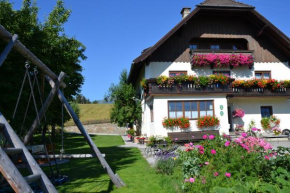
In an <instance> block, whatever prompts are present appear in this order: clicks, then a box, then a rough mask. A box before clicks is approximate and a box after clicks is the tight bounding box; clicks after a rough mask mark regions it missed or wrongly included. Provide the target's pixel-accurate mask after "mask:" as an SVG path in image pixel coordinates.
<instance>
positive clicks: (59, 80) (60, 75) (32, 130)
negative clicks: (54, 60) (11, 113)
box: [23, 72, 65, 145]
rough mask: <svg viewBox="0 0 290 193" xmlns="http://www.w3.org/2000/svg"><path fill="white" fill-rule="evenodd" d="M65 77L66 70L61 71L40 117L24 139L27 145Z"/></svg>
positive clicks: (40, 112) (39, 114) (35, 120)
mask: <svg viewBox="0 0 290 193" xmlns="http://www.w3.org/2000/svg"><path fill="white" fill-rule="evenodd" d="M64 78H65V73H64V72H61V73H60V74H59V77H58V81H57V82H56V84H54V86H53V87H52V90H51V91H50V93H49V95H48V97H47V98H46V100H45V102H44V104H43V106H42V108H41V109H40V111H39V113H38V117H39V119H38V117H36V118H35V119H34V121H33V123H32V125H31V127H30V129H29V131H28V132H27V134H26V136H25V137H24V141H23V143H24V145H26V144H27V143H28V142H29V141H30V139H31V138H32V136H33V133H34V132H35V130H36V129H37V127H38V126H39V124H40V123H39V121H41V120H42V118H43V117H44V115H45V112H46V111H47V109H48V107H49V105H50V103H51V102H52V100H53V97H54V96H55V94H56V93H57V91H58V89H59V87H60V85H61V83H62V81H63V79H64Z"/></svg>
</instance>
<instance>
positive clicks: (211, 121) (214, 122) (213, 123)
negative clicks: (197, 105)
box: [196, 116, 220, 129]
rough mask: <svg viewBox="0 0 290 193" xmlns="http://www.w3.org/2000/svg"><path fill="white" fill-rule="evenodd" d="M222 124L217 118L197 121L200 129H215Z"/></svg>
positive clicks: (206, 117) (212, 117)
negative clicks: (214, 127)
mask: <svg viewBox="0 0 290 193" xmlns="http://www.w3.org/2000/svg"><path fill="white" fill-rule="evenodd" d="M219 124H220V120H219V119H218V118H217V117H215V116H204V117H200V118H198V119H197V122H196V125H197V127H198V128H199V129H203V128H205V127H213V126H217V125H219Z"/></svg>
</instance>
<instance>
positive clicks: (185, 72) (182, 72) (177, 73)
mask: <svg viewBox="0 0 290 193" xmlns="http://www.w3.org/2000/svg"><path fill="white" fill-rule="evenodd" d="M179 75H187V71H169V76H179Z"/></svg>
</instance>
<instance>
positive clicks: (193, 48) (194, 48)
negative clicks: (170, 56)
mask: <svg viewBox="0 0 290 193" xmlns="http://www.w3.org/2000/svg"><path fill="white" fill-rule="evenodd" d="M189 48H190V49H191V50H196V49H197V45H196V44H191V45H189Z"/></svg>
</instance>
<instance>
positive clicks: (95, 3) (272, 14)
mask: <svg viewBox="0 0 290 193" xmlns="http://www.w3.org/2000/svg"><path fill="white" fill-rule="evenodd" d="M240 1H241V2H243V3H247V4H250V5H253V6H255V7H256V10H257V11H259V12H260V13H261V14H262V15H263V16H264V17H266V18H267V19H268V20H269V21H270V22H272V23H273V24H274V25H275V26H276V27H278V28H279V29H280V30H281V31H282V32H284V33H285V34H286V35H287V36H288V37H289V36H290V27H289V21H290V15H289V10H290V1H289V0H240ZM10 2H13V3H14V8H15V9H19V8H20V6H21V2H22V0H10ZM200 2H202V0H146V1H145V0H143V1H140V0H65V4H66V7H67V8H70V9H71V10H72V15H71V17H70V18H69V21H68V23H66V24H65V32H66V34H67V35H69V36H71V37H76V38H77V39H78V40H79V41H81V42H82V43H83V44H84V45H85V46H86V48H87V49H86V52H85V54H86V56H87V57H88V59H87V60H85V61H83V62H82V66H83V68H84V71H83V73H82V74H83V76H84V77H85V82H84V85H83V87H82V94H83V95H84V96H85V97H86V98H89V99H90V100H100V99H103V97H104V94H105V93H106V92H107V90H108V88H109V87H110V85H111V84H112V83H114V84H117V83H118V81H119V75H120V72H121V71H122V70H123V69H127V70H128V72H129V70H130V66H131V63H132V60H133V59H135V58H136V57H137V56H138V55H139V54H140V53H141V51H142V50H143V49H145V48H147V47H150V46H152V45H154V44H155V43H156V42H157V41H158V40H159V39H160V38H162V37H163V36H164V35H165V34H166V33H167V32H168V31H169V30H170V29H171V28H173V27H174V26H175V25H176V24H177V23H178V22H179V21H180V20H181V15H180V11H181V9H182V8H183V7H191V8H195V5H196V4H199V3H200ZM55 3H56V0H38V7H39V8H40V12H39V18H40V20H43V19H44V18H45V17H46V16H48V14H49V13H50V11H51V10H52V9H53V7H54V5H55ZM56 73H59V72H56Z"/></svg>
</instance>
